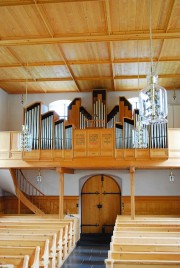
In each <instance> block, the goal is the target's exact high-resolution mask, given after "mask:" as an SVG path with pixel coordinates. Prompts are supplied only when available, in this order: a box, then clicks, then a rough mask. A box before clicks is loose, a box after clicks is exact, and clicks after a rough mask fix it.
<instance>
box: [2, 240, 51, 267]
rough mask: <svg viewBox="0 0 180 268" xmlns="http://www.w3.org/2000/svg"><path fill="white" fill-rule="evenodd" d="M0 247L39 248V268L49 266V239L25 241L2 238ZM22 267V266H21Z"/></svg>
mask: <svg viewBox="0 0 180 268" xmlns="http://www.w3.org/2000/svg"><path fill="white" fill-rule="evenodd" d="M0 246H9V247H37V246H39V247H40V266H41V267H44V268H48V265H49V255H50V253H49V239H46V240H42V239H37V240H32V239H29V240H25V239H21V240H18V239H10V238H9V239H6V238H5V237H3V238H2V239H1V238H0ZM21 267H22V266H21Z"/></svg>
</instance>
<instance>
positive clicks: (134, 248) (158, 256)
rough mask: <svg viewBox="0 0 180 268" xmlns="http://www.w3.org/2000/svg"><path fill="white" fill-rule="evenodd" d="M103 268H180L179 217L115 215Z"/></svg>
mask: <svg viewBox="0 0 180 268" xmlns="http://www.w3.org/2000/svg"><path fill="white" fill-rule="evenodd" d="M111 241H112V242H111V243H110V250H109V252H108V259H106V260H105V263H106V268H119V267H121V268H125V267H131V268H139V267H140V268H142V267H143V268H149V267H153V268H155V267H156V268H160V267H161V268H162V267H163V268H164V267H168V268H171V267H179V266H180V218H175V217H172V218H167V217H161V218H158V217H137V218H136V219H135V220H131V219H130V217H127V216H125V217H123V216H122V217H121V216H117V219H116V222H115V227H114V231H113V236H112V240H111Z"/></svg>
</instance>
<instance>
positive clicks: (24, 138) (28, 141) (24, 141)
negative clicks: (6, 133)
mask: <svg viewBox="0 0 180 268" xmlns="http://www.w3.org/2000/svg"><path fill="white" fill-rule="evenodd" d="M26 106H27V79H26V101H25V117H24V118H25V121H24V125H22V131H21V132H20V133H19V135H18V150H19V151H25V152H29V151H32V134H31V133H30V130H29V126H28V124H27V117H26Z"/></svg>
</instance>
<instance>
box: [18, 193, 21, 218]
mask: <svg viewBox="0 0 180 268" xmlns="http://www.w3.org/2000/svg"><path fill="white" fill-rule="evenodd" d="M18 214H21V200H20V198H19V196H18Z"/></svg>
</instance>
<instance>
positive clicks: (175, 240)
mask: <svg viewBox="0 0 180 268" xmlns="http://www.w3.org/2000/svg"><path fill="white" fill-rule="evenodd" d="M111 241H112V242H113V243H119V244H121V243H123V244H124V243H127V244H136V243H137V244H143V243H144V244H146V245H147V244H168V245H172V244H180V237H145V236H144V237H115V236H113V237H112V239H111Z"/></svg>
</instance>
